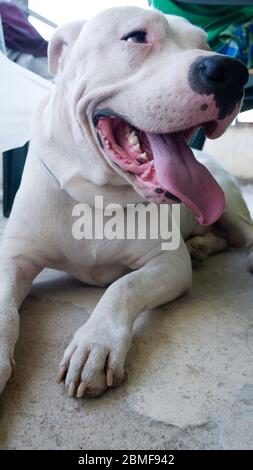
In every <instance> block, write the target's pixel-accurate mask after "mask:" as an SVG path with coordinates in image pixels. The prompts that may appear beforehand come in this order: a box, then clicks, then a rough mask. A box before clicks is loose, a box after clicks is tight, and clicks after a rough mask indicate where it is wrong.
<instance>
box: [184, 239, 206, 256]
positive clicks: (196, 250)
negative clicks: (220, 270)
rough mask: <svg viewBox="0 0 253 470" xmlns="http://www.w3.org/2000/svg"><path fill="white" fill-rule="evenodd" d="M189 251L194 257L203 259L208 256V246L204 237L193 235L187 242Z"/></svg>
mask: <svg viewBox="0 0 253 470" xmlns="http://www.w3.org/2000/svg"><path fill="white" fill-rule="evenodd" d="M186 245H187V248H188V250H189V253H190V255H191V257H192V258H193V259H197V260H198V261H203V260H204V259H206V258H207V257H208V252H207V246H206V243H205V241H204V238H203V237H201V236H200V237H199V236H196V237H193V238H190V240H187V242H186Z"/></svg>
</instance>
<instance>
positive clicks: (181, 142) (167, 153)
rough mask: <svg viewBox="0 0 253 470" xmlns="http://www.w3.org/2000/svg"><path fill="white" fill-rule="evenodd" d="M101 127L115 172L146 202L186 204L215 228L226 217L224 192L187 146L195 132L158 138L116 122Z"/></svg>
mask: <svg viewBox="0 0 253 470" xmlns="http://www.w3.org/2000/svg"><path fill="white" fill-rule="evenodd" d="M95 125H96V128H97V132H98V134H99V138H100V140H101V141H102V144H103V149H104V151H105V153H106V155H107V157H108V158H109V160H110V161H111V162H112V164H114V165H116V167H115V169H116V170H117V171H119V173H120V174H123V176H125V177H126V179H128V180H129V181H131V183H132V184H133V185H134V187H135V189H136V191H137V192H138V193H139V194H141V195H142V196H143V197H144V198H146V199H148V200H150V201H152V202H155V203H168V204H173V203H175V202H182V203H184V204H185V205H186V206H187V207H188V208H189V209H191V210H192V212H193V213H194V215H195V217H196V218H197V220H198V222H199V223H200V224H211V223H213V222H214V221H215V220H217V219H218V218H219V217H220V216H221V214H222V212H223V210H224V194H223V191H222V190H221V188H220V187H219V186H218V184H217V182H216V181H215V179H214V178H213V177H212V175H211V174H210V173H209V171H208V170H207V168H206V167H205V166H204V165H202V164H201V163H199V162H198V161H197V160H196V158H195V157H194V154H193V152H192V150H191V149H190V147H189V145H188V143H187V140H188V139H189V138H190V136H191V135H192V133H193V132H194V130H195V129H194V128H191V129H187V130H180V131H178V132H173V133H168V134H155V133H150V132H144V131H142V130H140V129H137V128H136V127H134V126H132V125H130V124H129V123H128V122H127V121H125V120H124V119H122V118H121V117H116V116H115V117H111V116H110V117H107V116H105V117H104V116H102V117H99V118H98V119H97V121H96V124H95ZM212 125H214V124H213V123H209V127H210V126H212Z"/></svg>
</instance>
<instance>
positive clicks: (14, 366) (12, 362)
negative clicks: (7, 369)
mask: <svg viewBox="0 0 253 470" xmlns="http://www.w3.org/2000/svg"><path fill="white" fill-rule="evenodd" d="M10 362H11V367H12V372H14V371H15V369H16V361H15V359H14V357H12V358H11V360H10Z"/></svg>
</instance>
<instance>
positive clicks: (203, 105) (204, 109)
mask: <svg viewBox="0 0 253 470" xmlns="http://www.w3.org/2000/svg"><path fill="white" fill-rule="evenodd" d="M207 108H208V104H206V103H204V104H202V105H201V106H200V110H201V111H206V109H207Z"/></svg>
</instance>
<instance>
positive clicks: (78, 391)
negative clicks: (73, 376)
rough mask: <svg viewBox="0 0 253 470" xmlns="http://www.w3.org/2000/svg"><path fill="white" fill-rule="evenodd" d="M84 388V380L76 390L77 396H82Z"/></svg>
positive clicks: (85, 386) (85, 385)
mask: <svg viewBox="0 0 253 470" xmlns="http://www.w3.org/2000/svg"><path fill="white" fill-rule="evenodd" d="M86 388H87V384H86V382H81V383H80V385H79V387H78V389H77V392H76V396H77V398H82V397H83V396H84V394H85V391H86Z"/></svg>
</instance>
